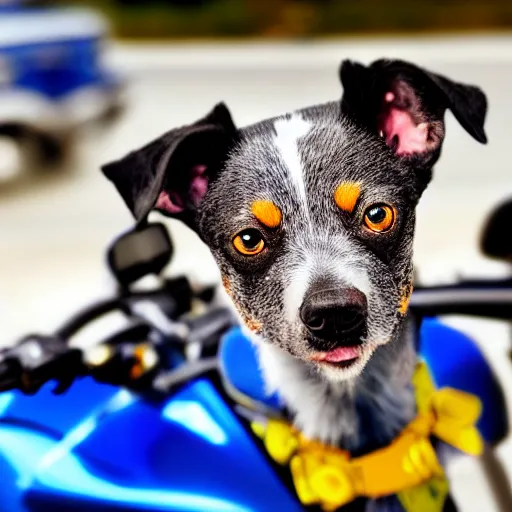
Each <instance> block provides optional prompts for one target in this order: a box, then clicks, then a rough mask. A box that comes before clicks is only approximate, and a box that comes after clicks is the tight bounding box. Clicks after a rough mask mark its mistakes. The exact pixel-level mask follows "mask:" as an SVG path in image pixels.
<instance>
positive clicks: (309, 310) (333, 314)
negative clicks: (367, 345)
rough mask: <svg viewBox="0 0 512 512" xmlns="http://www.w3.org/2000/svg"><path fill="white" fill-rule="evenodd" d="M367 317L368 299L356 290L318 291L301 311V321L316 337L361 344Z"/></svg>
mask: <svg viewBox="0 0 512 512" xmlns="http://www.w3.org/2000/svg"><path fill="white" fill-rule="evenodd" d="M366 317H367V303H366V296H365V294H364V293H362V292H360V291H359V290H357V289H355V288H339V289H332V288H331V289H326V290H319V291H315V292H313V293H311V294H310V295H309V296H308V297H307V298H306V300H305V301H304V303H303V304H302V306H301V308H300V318H301V320H302V322H303V323H304V325H305V326H306V327H307V329H308V330H309V332H310V333H311V334H312V335H313V336H315V337H316V338H320V339H322V340H326V341H336V342H339V343H353V342H354V341H355V340H357V341H359V339H360V338H361V336H363V335H364V331H365V330H366Z"/></svg>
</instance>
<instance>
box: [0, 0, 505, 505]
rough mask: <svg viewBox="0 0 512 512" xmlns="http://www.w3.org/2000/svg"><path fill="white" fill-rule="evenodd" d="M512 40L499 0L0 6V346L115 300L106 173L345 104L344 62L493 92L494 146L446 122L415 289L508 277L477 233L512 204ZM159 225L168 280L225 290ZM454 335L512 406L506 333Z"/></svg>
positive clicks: (179, 238)
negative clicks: (125, 160) (196, 133)
mask: <svg viewBox="0 0 512 512" xmlns="http://www.w3.org/2000/svg"><path fill="white" fill-rule="evenodd" d="M511 29H512V2H505V1H501V0H486V1H484V0H448V1H440V0H438V1H432V0H416V1H413V0H409V1H407V0H393V1H391V0H390V1H382V0H272V1H269V0H158V1H157V0H154V1H151V0H103V1H100V0H97V1H72V0H69V1H44V2H43V1H41V2H37V1H25V2H22V1H6V0H3V1H0V326H1V334H0V344H4V343H10V342H13V341H14V340H15V339H16V338H17V337H20V336H21V335H23V334H25V333H27V332H30V331H45V330H51V329H52V328H54V327H55V326H56V325H58V324H59V323H60V322H61V321H62V320H63V319H64V318H66V317H67V316H69V315H70V314H72V313H73V312H74V311H76V310H77V309H78V308H80V307H81V306H83V305H85V304H87V303H89V302H90V301H91V300H93V299H96V298H99V297H103V296H106V295H108V293H109V291H110V288H109V286H110V283H109V280H108V278H107V275H106V270H105V265H104V259H103V258H104V250H105V248H106V246H107V244H108V243H109V242H110V240H111V239H112V238H114V237H115V236H116V235H117V234H119V233H120V232H121V231H122V230H124V229H126V228H127V227H128V226H130V224H131V222H132V220H131V217H130V215H129V213H128V211H127V210H126V208H125V206H124V204H123V203H122V201H121V199H120V198H119V197H118V196H117V194H116V192H115V191H114V188H113V187H112V185H111V184H110V183H108V182H107V181H106V180H105V179H104V178H103V177H102V175H101V173H100V171H99V166H100V165H101V164H102V163H105V162H106V161H108V160H110V159H115V158H118V157H120V156H122V155H123V154H124V153H126V152H128V151H130V150H132V149H134V148H135V147H138V146H140V145H142V144H144V143H145V142H147V141H149V140H150V139H152V138H154V137H156V136H158V135H159V134H161V133H162V132H164V131H166V130H168V129H170V128H172V127H174V126H177V125H180V124H183V123H187V122H190V121H192V120H195V119H197V118H199V117H201V116H202V115H203V114H204V113H205V112H207V111H208V110H209V109H210V108H211V107H212V106H213V104H214V103H216V102H218V101H220V100H223V101H225V102H226V103H227V104H228V106H229V107H230V109H231V111H232V113H233V116H234V119H235V122H236V123H237V124H238V125H244V124H249V123H252V122H255V121H257V120H259V119H262V118H264V117H267V116H273V115H278V114H282V113H285V112H287V111H289V110H292V109H296V108H301V107H304V106H307V105H312V104H316V103H321V102H325V101H329V100H333V99H336V98H339V97H340V96H341V86H340V83H339V81H338V77H337V68H338V65H339V63H340V61H341V60H342V59H343V58H351V59H355V60H360V61H362V62H366V63H369V62H370V61H372V60H374V59H376V58H380V57H398V58H403V59H407V60H411V61H413V62H415V63H417V64H419V65H421V66H425V67H427V68H429V69H431V70H434V71H436V72H438V73H441V74H445V75H447V76H449V77H450V78H453V79H455V80H458V81H462V82H468V83H472V84H477V85H479V86H480V87H481V88H482V89H483V90H484V91H485V92H486V93H487V95H488V99H489V104H490V110H489V114H488V122H487V127H486V130H487V134H488V137H489V144H488V145H487V146H480V145H478V144H477V143H474V142H473V141H472V139H471V138H470V137H469V136H468V135H467V134H466V133H465V132H464V131H463V130H462V128H460V127H459V126H458V124H457V123H456V122H455V120H454V119H453V117H452V116H451V114H450V113H448V114H447V138H446V143H445V146H444V152H443V157H442V158H441V161H440V163H439V164H438V165H437V167H436V172H435V179H434V181H433V183H432V185H431V186H430V188H429V189H428V190H427V192H426V194H425V196H424V198H423V199H422V202H421V205H420V207H419V213H418V226H417V238H416V247H415V262H416V265H417V271H418V276H419V279H420V280H421V281H422V282H423V283H441V282H446V281H453V280H456V279H457V278H458V277H461V276H466V277H468V276H475V277H478V276H480V277H483V276H497V275H505V274H508V273H510V268H509V266H508V265H506V264H504V263H500V262H496V261H491V260H489V259H487V258H485V257H484V256H483V255H482V254H480V252H479V236H480V228H481V226H482V225H483V223H484V220H485V218H486V215H487V214H488V213H489V212H490V211H491V209H492V208H493V207H494V206H496V205H497V204H498V203H499V202H500V201H502V200H504V199H506V198H508V197H509V196H510V194H511V192H512V180H511V174H510V173H511V168H510V163H509V162H510V142H509V140H510V136H511V133H512V132H511V130H510V116H511V113H512V95H511V94H510V91H511V90H512V32H510V30H511ZM154 215H157V214H154ZM166 223H167V224H168V225H169V227H170V229H171V232H172V234H173V236H174V237H175V245H176V259H175V261H174V263H173V267H172V269H171V270H172V271H173V272H174V273H181V272H186V273H188V274H189V275H191V276H193V277H194V278H196V279H199V280H201V281H204V282H215V281H216V280H217V279H218V275H217V271H216V269H215V266H214V265H213V263H212V261H211V259H210V256H209V254H208V251H207V250H206V249H205V248H204V247H203V246H202V245H201V244H200V243H199V241H198V240H197V238H196V237H195V235H194V234H193V233H191V232H190V231H189V230H187V229H186V228H185V227H183V226H181V225H179V224H176V223H174V222H172V221H166ZM448 321H449V322H450V323H452V324H453V325H456V326H457V327H460V328H461V329H462V330H464V331H465V332H467V333H468V334H470V335H472V336H473V337H474V338H475V339H477V341H478V342H479V343H480V344H481V345H482V347H483V350H484V351H485V352H486V353H487V354H488V355H489V357H490V359H491V361H492V363H493V366H494V367H495V369H496V371H497V373H498V375H499V376H500V378H501V379H502V382H503V383H504V385H505V387H506V389H507V390H508V391H509V404H510V406H511V407H512V398H511V397H512V371H510V370H511V368H510V361H509V359H508V358H507V357H506V354H507V350H508V348H509V342H510V339H509V328H508V326H506V325H503V324H501V323H499V322H491V321H489V322H484V321H473V320H471V319H464V320H461V319H456V318H454V319H448ZM509 445H510V443H506V444H505V446H504V447H502V449H501V452H502V454H503V458H504V460H508V469H509V471H510V475H512V448H510V446H509ZM507 453H508V456H507ZM460 475H461V480H460V481H461V484H460V489H461V491H460V494H461V495H462V496H463V499H464V500H465V502H466V503H467V506H466V507H464V508H463V510H475V511H476V510H491V508H489V507H490V505H488V504H486V502H485V496H484V497H482V494H481V492H480V491H479V489H481V487H479V486H478V482H477V480H478V477H477V476H475V475H476V473H474V472H473V470H471V471H470V470H469V469H468V470H466V469H465V468H461V469H460ZM479 500H480V501H479ZM482 500H484V501H482ZM477 504H478V505H477Z"/></svg>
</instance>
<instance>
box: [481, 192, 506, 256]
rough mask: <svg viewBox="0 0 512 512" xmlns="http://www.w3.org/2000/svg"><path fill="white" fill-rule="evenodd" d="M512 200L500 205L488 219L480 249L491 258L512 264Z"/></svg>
mask: <svg viewBox="0 0 512 512" xmlns="http://www.w3.org/2000/svg"><path fill="white" fill-rule="evenodd" d="M511 226H512V199H509V200H508V201H506V202H504V203H502V204H500V205H499V206H498V207H497V208H496V209H495V210H494V211H493V212H492V213H491V214H490V215H489V217H488V218H487V221H486V223H485V224H484V229H483V231H482V238H481V241H480V248H481V250H482V252H483V253H484V254H485V255H486V256H489V257H491V258H496V259H499V260H505V261H509V262H511V263H512V229H511Z"/></svg>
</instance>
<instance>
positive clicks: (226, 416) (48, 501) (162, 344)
mask: <svg viewBox="0 0 512 512" xmlns="http://www.w3.org/2000/svg"><path fill="white" fill-rule="evenodd" d="M511 213H512V208H510V205H509V207H508V210H507V208H502V209H501V210H500V211H498V212H497V213H496V214H495V215H494V216H493V217H492V218H491V221H490V222H489V225H488V227H487V229H486V230H485V236H484V241H483V246H484V249H485V250H486V251H487V253H488V254H489V255H491V256H495V257H500V258H504V257H507V258H510V257H511V256H512V246H510V241H509V240H503V239H502V238H503V237H502V236H501V233H503V231H500V230H499V229H497V226H498V227H499V225H500V223H501V225H502V224H503V223H507V225H509V223H510V221H511V217H510V215H511ZM496 235H498V236H496ZM507 244H508V245H507ZM171 256H172V243H171V240H170V237H169V234H168V232H167V231H166V229H165V227H164V226H163V225H162V224H159V223H145V224H143V225H140V226H137V227H136V228H134V229H132V230H130V231H128V232H126V233H125V234H123V235H122V236H120V237H119V238H118V239H117V240H115V241H114V243H113V244H112V245H111V247H110V249H109V251H108V254H107V261H108V264H109V267H110V270H111V271H112V274H113V275H114V277H115V278H116V280H117V283H118V285H119V288H118V293H117V294H116V295H115V296H114V297H112V298H110V299H108V300H104V301H101V302H98V303H97V304H94V305H93V306H91V307H89V308H87V309H86V310H84V311H81V312H80V313H78V314H77V315H76V316H75V317H73V318H71V319H70V320H69V321H67V322H66V323H65V324H64V325H63V326H62V327H61V328H60V329H58V330H57V331H56V332H55V333H54V334H52V335H48V336H42V335H30V336H27V337H26V338H24V339H23V340H21V341H20V342H19V343H18V344H16V345H15V346H13V347H11V348H8V349H4V350H3V351H2V352H1V355H0V390H1V391H3V393H1V394H0V474H1V475H2V485H1V486H0V508H1V510H5V511H8V512H43V511H44V512H47V511H52V512H60V511H62V512H64V511H66V512H68V511H84V512H85V511H87V512H89V511H90V510H96V511H115V512H120V511H157V510H158V511H173V512H178V511H180V512H181V511H182V512H185V511H186V512H205V511H208V512H214V511H219V512H220V511H222V512H249V511H277V510H283V511H290V512H293V511H301V510H304V508H303V506H302V505H301V504H300V503H299V501H298V499H297V498H296V495H295V493H294V491H293V488H292V485H291V482H290V478H289V475H287V474H286V472H285V471H284V469H283V468H282V467H280V466H277V465H276V463H275V462H274V461H273V460H272V459H271V458H270V457H269V456H268V455H267V454H266V452H265V450H264V449H263V448H262V444H261V441H260V439H259V438H258V437H257V436H256V435H255V434H254V432H253V430H252V429H251V422H252V421H254V420H255V419H258V420H264V419H265V418H269V417H273V415H276V414H279V410H278V403H277V402H276V398H275V397H268V396H266V395H265V393H264V388H263V383H262V379H261V376H260V374H259V371H258V366H257V362H256V357H255V354H254V351H253V347H252V345H251V344H250V343H249V341H248V340H247V339H246V338H245V336H244V335H243V333H242V331H241V330H240V329H239V327H238V326H237V323H236V320H235V318H234V317H233V316H232V313H231V310H230V309H227V308H225V307H223V306H222V305H219V304H218V301H217V296H216V292H215V289H213V288H212V289H210V288H206V289H197V288H196V287H194V286H193V284H191V283H190V282H189V281H188V280H187V279H185V278H174V279H167V278H164V277H162V271H163V270H164V268H165V267H166V266H167V265H168V264H169V261H170V260H171ZM150 275H152V276H153V277H155V276H157V277H158V279H157V285H156V286H153V287H150V288H148V287H147V286H146V287H144V288H141V283H142V282H147V281H146V280H145V279H142V278H144V277H147V276H150ZM112 311H117V312H120V313H122V315H123V318H124V320H125V322H126V323H125V325H123V326H122V327H121V328H120V329H118V330H116V331H115V332H109V333H108V334H107V335H106V336H105V338H104V339H101V340H98V342H97V343H95V344H93V345H92V346H88V347H82V348H78V347H77V346H76V345H73V344H70V343H69V342H70V341H72V340H73V337H74V336H75V335H76V334H77V333H79V332H80V331H81V330H83V329H84V328H86V327H89V326H91V325H92V324H94V322H95V321H96V320H97V319H100V318H103V317H104V316H105V315H108V314H109V313H111V312H112ZM411 314H413V315H414V316H415V318H416V319H417V325H418V350H419V352H420V353H421V355H422V356H423V357H424V359H425V360H426V361H427V362H428V365H429V366H430V369H431V372H432V374H433V376H434V378H435V381H436V384H437V385H438V386H452V387H455V388H458V389H462V390H464V391H468V392H470V393H473V394H476V395H478V396H479V397H480V399H481V401H482V404H483V414H482V416H481V418H480V421H479V424H478V427H479V430H480V432H481V434H482V435H483V437H484V438H485V440H486V442H487V443H488V445H489V446H490V447H492V446H494V445H496V444H497V443H499V442H500V441H501V440H502V439H503V438H504V437H505V436H506V435H507V432H508V421H507V414H506V410H505V405H504V400H503V393H502V390H501V388H500V386H499V383H498V382H497V380H496V378H495V376H494V375H493V373H492V370H491V368H490V367H489V365H488V364H487V362H486V360H485V358H484V357H483V356H482V354H481V353H480V351H479V349H478V348H477V346H476V345H475V343H474V342H473V341H472V340H471V339H469V338H468V337H466V336H465V335H463V334H462V333H460V332H458V331H456V330H454V329H452V328H449V327H447V326H446V325H444V324H443V323H442V322H441V321H440V320H438V319H437V317H438V316H440V315H445V314H462V315H474V316H481V317H489V318H499V319H505V320H510V318H511V316H512V280H510V279H509V280H507V279H504V280H501V281H472V282H469V281H468V282H461V283H458V284H455V285H452V286H445V287H433V288H432V287H431V288H421V287H418V288H417V290H416V291H415V292H414V295H413V299H412V302H411ZM487 453H488V455H486V460H484V464H485V467H486V469H487V471H488V475H489V476H490V478H491V480H492V481H493V483H494V484H495V491H496V494H497V495H498V496H499V499H501V503H502V504H504V503H507V505H504V506H506V507H508V506H509V505H510V503H511V501H510V495H509V491H508V490H507V489H508V486H507V485H500V473H499V470H500V468H499V467H498V464H497V461H496V460H495V459H494V458H493V456H492V451H490V450H489V451H487ZM489 454H490V455H489ZM504 510H510V508H504Z"/></svg>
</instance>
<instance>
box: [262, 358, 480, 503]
mask: <svg viewBox="0 0 512 512" xmlns="http://www.w3.org/2000/svg"><path fill="white" fill-rule="evenodd" d="M413 384H414V388H415V395H416V404H417V410H418V414H417V416H416V418H414V420H412V421H411V422H410V423H409V424H408V425H407V426H406V428H405V429H404V430H403V431H402V433H401V434H400V435H399V436H398V437H397V438H396V439H395V440H394V441H393V442H392V443H391V444H390V445H389V446H386V447H384V448H381V449H379V450H376V451H374V452H372V453H369V454H367V455H364V456H362V457H355V458H351V457H350V454H349V453H348V452H346V451H343V450H341V449H339V448H335V447H332V446H328V445H325V444H323V443H320V442H318V441H314V440H310V439H306V438H305V437H304V436H303V435H302V434H301V433H300V432H298V431H297V430H296V429H295V428H294V427H293V426H291V425H289V424H288V423H286V422H284V421H281V420H277V419H269V420H268V421H267V423H266V425H262V424H261V423H253V424H252V428H253V430H254V432H255V433H256V434H257V435H258V436H259V437H260V438H261V439H262V440H263V442H264V445H265V447H266V449H267V451H268V453H269V455H270V456H271V457H272V458H273V459H274V460H275V461H276V462H277V463H279V464H282V465H285V464H286V465H289V467H290V471H291V474H292V478H293V482H294V485H295V490H296V492H297V496H298V498H299V500H300V501H301V503H302V504H303V505H313V504H317V505H320V506H321V507H322V509H323V510H325V511H332V510H336V509H338V508H339V507H341V506H343V505H346V504H347V503H350V502H351V501H353V500H354V499H355V498H357V497H367V498H380V497H383V496H389V495H392V494H396V495H398V498H399V499H400V501H401V503H402V505H403V507H404V508H405V510H407V511H412V510H414V511H417V510H426V511H427V510H428V512H431V511H432V512H434V511H438V510H439V511H441V510H442V506H443V504H444V500H445V498H446V495H447V493H448V482H447V480H446V477H445V475H444V472H443V469H442V467H441V465H440V464H439V461H438V459H437V456H436V453H435V450H434V448H433V446H432V443H431V438H432V437H436V438H438V439H439V440H441V441H443V442H445V443H447V444H449V445H451V446H453V447H455V448H457V449H458V450H460V451H462V452H464V453H467V454H469V455H480V454H481V453H482V450H483V442H482V439H481V437H480V434H479V432H478V430H477V429H476V427H475V424H476V422H477V420H478V417H479V416H480V413H481V403H480V400H479V399H478V398H477V397H476V396H473V395H470V394H467V393H464V392H462V391H458V390H456V389H452V388H443V389H440V390H436V389H435V387H434V385H433V383H432V379H431V378H430V375H429V371H428V368H427V367H426V365H425V364H424V363H422V362H419V363H418V365H417V367H416V371H415V374H414V378H413ZM427 502H428V503H427Z"/></svg>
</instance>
